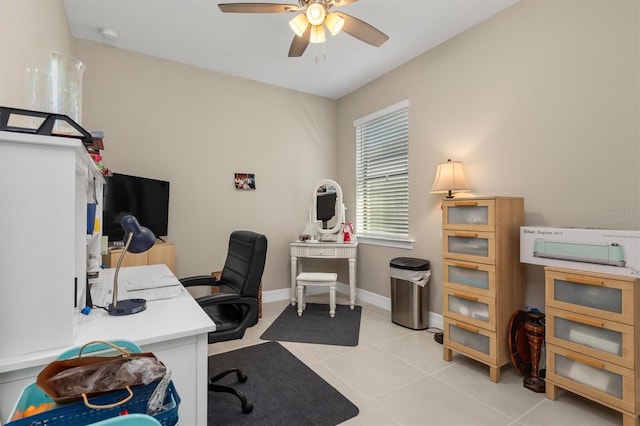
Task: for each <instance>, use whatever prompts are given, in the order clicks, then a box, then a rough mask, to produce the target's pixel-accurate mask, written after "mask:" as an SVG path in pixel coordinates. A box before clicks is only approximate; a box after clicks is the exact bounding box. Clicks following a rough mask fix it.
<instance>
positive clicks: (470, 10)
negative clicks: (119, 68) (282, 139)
mask: <svg viewBox="0 0 640 426" xmlns="http://www.w3.org/2000/svg"><path fill="white" fill-rule="evenodd" d="M517 1H519V0H359V1H357V2H355V3H352V4H349V5H346V6H342V7H340V8H336V9H334V10H339V11H341V12H344V13H347V14H349V15H352V16H354V17H356V18H358V19H360V20H363V21H365V22H367V23H369V24H371V25H373V26H374V27H376V28H378V29H379V30H380V31H382V32H384V33H385V34H387V35H388V36H389V40H388V41H387V42H386V43H385V44H383V45H382V46H381V47H373V46H370V45H368V44H366V43H363V42H361V41H360V40H357V39H355V38H353V37H351V36H350V35H348V34H346V33H344V32H341V33H339V34H338V35H337V36H335V37H332V36H331V35H330V34H328V33H327V42H326V44H325V45H322V44H319V45H318V44H310V45H309V47H308V48H307V50H306V51H305V53H304V55H303V56H302V57H300V58H289V57H287V54H288V52H289V45H290V44H291V41H292V40H293V32H292V31H291V29H290V28H289V25H288V21H289V20H290V19H292V18H293V17H294V16H295V13H267V14H246V13H222V12H221V11H220V9H219V8H218V6H217V4H218V3H240V2H241V1H239V2H236V1H235V0H222V1H217V0H64V6H65V8H66V11H67V17H68V19H69V25H70V26H71V33H72V34H73V35H74V36H75V37H77V38H81V39H86V40H91V41H95V42H99V43H105V44H110V45H113V46H116V47H120V48H123V49H128V50H132V51H135V52H140V53H144V54H147V55H152V56H156V57H160V58H165V59H169V60H173V61H177V62H181V63H185V64H190V65H195V66H198V67H202V68H207V69H211V70H215V71H220V72H223V73H226V74H231V75H235V76H239V77H245V78H248V79H251V80H257V81H260V82H264V83H269V84H273V85H276V86H280V87H286V88H290V89H294V90H298V91H301V92H305V93H310V94H314V95H320V96H324V97H328V98H332V99H337V98H339V97H341V96H344V95H346V94H348V93H349V92H351V91H353V90H355V89H357V88H359V87H361V86H363V85H365V84H366V83H368V82H370V81H372V80H374V79H375V78H377V77H380V76H381V75H383V74H385V73H387V72H388V71H390V70H392V69H394V68H396V67H398V66H399V65H401V64H403V63H405V62H407V61H409V60H411V59H413V58H415V57H416V56H418V55H420V54H422V53H424V52H426V51H427V50H429V49H431V48H433V47H435V46H437V45H438V44H440V43H442V42H443V41H445V40H447V39H449V38H451V37H453V36H455V35H456V34H459V33H460V32H463V31H465V30H466V29H468V28H470V27H472V26H474V25H476V24H477V23H479V22H481V21H483V20H485V19H487V18H488V17H490V16H492V15H494V14H496V13H498V12H500V11H501V10H503V9H505V8H507V7H509V6H511V5H512V4H514V3H516V2H517ZM262 3H291V4H294V3H296V1H295V0H293V1H290V0H284V1H278V0H264V1H262ZM105 27H106V28H109V29H112V30H114V31H115V32H116V33H117V34H118V38H117V39H116V40H114V41H110V40H107V39H106V38H104V37H103V36H102V35H101V34H100V28H105ZM323 49H325V50H326V59H325V58H324V54H323ZM316 58H317V60H316Z"/></svg>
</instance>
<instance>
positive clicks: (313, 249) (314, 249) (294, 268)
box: [289, 241, 358, 309]
mask: <svg viewBox="0 0 640 426" xmlns="http://www.w3.org/2000/svg"><path fill="white" fill-rule="evenodd" d="M289 249H290V254H291V304H292V305H295V304H296V276H297V275H298V272H299V271H298V258H300V264H301V265H300V271H302V269H303V268H302V258H305V257H306V258H316V259H348V260H349V305H350V307H351V309H353V308H354V306H355V303H356V259H357V257H358V243H357V242H355V243H353V242H352V243H326V242H318V243H306V242H302V241H295V242H293V243H290V244H289Z"/></svg>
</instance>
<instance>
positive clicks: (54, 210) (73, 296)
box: [0, 131, 104, 372]
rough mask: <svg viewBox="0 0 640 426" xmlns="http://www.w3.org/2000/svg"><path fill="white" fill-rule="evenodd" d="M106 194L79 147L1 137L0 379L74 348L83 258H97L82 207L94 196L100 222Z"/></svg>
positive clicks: (47, 139)
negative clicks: (21, 365) (37, 358)
mask: <svg viewBox="0 0 640 426" xmlns="http://www.w3.org/2000/svg"><path fill="white" fill-rule="evenodd" d="M103 186H104V179H103V177H102V175H101V174H100V172H99V171H98V170H97V168H96V167H95V165H94V163H93V161H92V160H91V157H90V156H89V154H88V153H87V151H86V149H85V148H84V146H83V144H82V141H80V140H79V139H75V138H65V137H54V136H40V135H31V134H23V133H15V132H4V131H0V342H1V343H0V372H1V370H2V365H3V364H5V363H10V362H12V360H15V359H19V358H20V357H21V356H22V355H23V354H27V353H34V352H40V351H48V350H53V349H57V348H65V347H68V346H70V345H72V344H73V343H74V337H75V333H76V329H77V324H78V316H79V315H81V314H80V313H79V311H80V309H81V308H82V307H83V303H82V302H83V298H84V286H85V279H86V268H87V250H88V247H91V250H100V244H96V241H99V240H100V229H95V230H94V234H93V235H87V232H86V231H87V229H86V225H87V202H92V201H93V197H92V194H93V191H96V199H97V200H98V202H99V205H98V208H97V209H96V210H97V214H98V215H101V210H102V209H101V201H102V190H103ZM100 222H101V221H100ZM95 255H96V256H99V253H95Z"/></svg>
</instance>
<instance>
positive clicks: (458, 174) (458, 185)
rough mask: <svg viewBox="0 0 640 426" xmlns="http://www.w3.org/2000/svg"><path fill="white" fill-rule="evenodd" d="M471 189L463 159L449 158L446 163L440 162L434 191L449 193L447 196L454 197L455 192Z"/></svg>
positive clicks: (432, 190) (434, 182) (432, 189)
mask: <svg viewBox="0 0 640 426" xmlns="http://www.w3.org/2000/svg"><path fill="white" fill-rule="evenodd" d="M470 190H471V188H469V183H468V182H467V179H466V178H465V176H464V170H463V168H462V162H461V161H451V159H449V160H447V162H446V163H440V164H438V168H437V170H436V178H435V179H434V181H433V187H432V188H431V192H432V193H447V198H453V193H454V192H468V191H470Z"/></svg>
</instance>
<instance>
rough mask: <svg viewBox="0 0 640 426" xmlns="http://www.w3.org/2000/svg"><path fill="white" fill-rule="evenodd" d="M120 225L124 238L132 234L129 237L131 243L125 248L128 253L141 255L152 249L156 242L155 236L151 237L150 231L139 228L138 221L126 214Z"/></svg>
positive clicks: (142, 227)
mask: <svg viewBox="0 0 640 426" xmlns="http://www.w3.org/2000/svg"><path fill="white" fill-rule="evenodd" d="M120 225H121V226H122V229H124V232H125V238H128V237H127V236H128V235H129V234H133V235H132V237H131V243H130V244H129V247H128V248H127V251H128V252H130V253H143V252H145V251H147V250H149V249H150V248H151V247H153V244H154V243H155V242H156V236H155V235H153V232H151V230H150V229H148V228H145V227H144V226H140V224H139V223H138V219H136V218H135V217H134V216H132V215H130V214H128V215H126V216H125V217H123V218H122V220H121V221H120Z"/></svg>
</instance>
